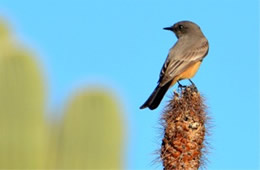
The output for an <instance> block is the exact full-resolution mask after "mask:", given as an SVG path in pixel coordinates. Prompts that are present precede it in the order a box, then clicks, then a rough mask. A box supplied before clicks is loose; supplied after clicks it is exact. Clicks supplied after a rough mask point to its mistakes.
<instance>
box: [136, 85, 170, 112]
mask: <svg viewBox="0 0 260 170" xmlns="http://www.w3.org/2000/svg"><path fill="white" fill-rule="evenodd" d="M170 85H171V81H170V82H168V83H167V84H165V85H164V86H163V87H161V86H160V85H159V84H158V85H157V87H156V88H155V89H154V91H153V93H152V94H151V95H150V97H149V98H148V99H147V100H146V102H145V103H144V104H143V105H142V106H141V107H140V109H144V108H146V107H148V108H149V109H151V110H153V109H156V108H157V107H158V106H159V104H160V103H161V101H162V98H163V96H164V95H165V93H166V92H167V90H168V89H169V87H170Z"/></svg>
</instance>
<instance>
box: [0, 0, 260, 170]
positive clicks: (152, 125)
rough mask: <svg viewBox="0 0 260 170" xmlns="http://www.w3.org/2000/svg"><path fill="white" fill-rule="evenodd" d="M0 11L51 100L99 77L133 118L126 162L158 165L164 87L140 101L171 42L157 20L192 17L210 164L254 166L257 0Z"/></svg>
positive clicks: (60, 3) (102, 1)
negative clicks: (200, 36)
mask: <svg viewBox="0 0 260 170" xmlns="http://www.w3.org/2000/svg"><path fill="white" fill-rule="evenodd" d="M0 16H4V17H5V18H6V19H7V20H8V21H9V22H10V23H11V25H12V27H13V29H14V31H15V32H16V34H17V35H18V36H19V37H20V38H19V39H20V40H21V41H22V42H23V44H26V46H28V47H30V48H32V49H34V51H35V52H36V53H37V54H39V56H40V60H41V61H42V62H43V64H42V65H43V67H44V69H45V73H46V75H47V76H46V78H47V79H48V82H49V90H50V92H49V97H50V103H51V105H52V106H55V105H56V104H59V103H63V102H64V98H65V97H66V96H68V95H70V93H71V92H72V91H73V89H74V88H75V87H80V86H82V84H93V83H100V84H102V85H103V86H109V87H110V88H112V89H113V90H114V91H115V92H117V95H118V96H119V98H121V99H122V103H123V105H124V106H125V111H126V115H125V117H126V120H127V121H128V126H129V128H128V129H129V137H128V139H129V142H128V145H127V146H128V147H127V152H126V165H125V166H126V168H127V169H156V168H157V169H161V166H160V164H153V162H152V161H153V160H154V159H155V158H156V155H154V152H155V150H157V149H159V147H160V142H161V141H160V139H161V135H160V134H161V133H162V131H161V130H160V129H159V127H160V126H159V119H160V116H161V113H162V109H163V106H164V105H165V103H166V101H167V100H168V99H169V97H165V99H164V101H163V102H162V104H161V106H160V107H159V108H158V109H157V110H155V111H150V110H139V106H140V105H141V104H142V103H143V102H144V101H145V100H146V99H147V97H148V96H149V95H150V93H151V92H152V90H153V89H154V87H155V86H156V82H157V80H158V78H159V71H160V69H161V66H162V64H163V62H164V60H165V57H166V55H167V53H168V50H169V48H170V47H171V46H172V45H173V44H174V43H175V42H176V37H175V36H174V35H173V34H172V33H170V32H168V31H164V30H162V28H163V27H166V26H170V25H172V24H173V23H175V22H177V21H180V20H191V21H194V22H196V23H197V24H199V25H200V27H201V28H202V31H203V32H204V34H205V35H206V37H207V38H208V40H209V43H210V51H209V54H208V56H207V57H206V59H205V60H204V62H203V64H202V65H201V68H200V70H199V72H198V73H197V75H196V77H195V78H194V79H193V80H194V82H195V83H196V85H197V87H198V88H199V90H200V92H201V93H202V94H203V95H204V96H205V98H206V103H207V104H208V106H209V115H210V117H211V118H212V120H213V128H212V129H211V136H210V139H209V143H210V144H211V148H212V149H210V154H209V155H208V159H209V163H208V165H207V167H208V169H210V170H211V169H221V170H223V169H229V170H230V169H258V168H259V94H260V93H259V36H260V35H259V29H260V27H259V2H258V1H257V0H218V1H216V0H215V1H213V0H211V1H209V0H196V1H195V0H183V1H173V0H165V1H155V0H154V1H151V0H149V1H148V0H143V1H138V0H131V1H130V0H125V1H120V0H109V1H108V0H96V1H94V0H92V1H90V0H89V1H87V0H85V1H84V0H75V1H72V0H70V1H64V0H55V1H53V0H41V1H40V0H39V1H35V0H23V1H19V0H5V1H3V0H0ZM183 83H184V84H185V83H188V82H186V81H184V82H183ZM175 88H176V87H174V88H172V89H171V90H170V91H172V90H174V89H175ZM170 91H169V92H168V93H167V96H170V94H171V92H170Z"/></svg>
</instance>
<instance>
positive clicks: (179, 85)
mask: <svg viewBox="0 0 260 170" xmlns="http://www.w3.org/2000/svg"><path fill="white" fill-rule="evenodd" d="M177 83H178V88H181V89H182V88H186V87H187V86H184V85H182V84H181V83H180V82H179V81H177Z"/></svg>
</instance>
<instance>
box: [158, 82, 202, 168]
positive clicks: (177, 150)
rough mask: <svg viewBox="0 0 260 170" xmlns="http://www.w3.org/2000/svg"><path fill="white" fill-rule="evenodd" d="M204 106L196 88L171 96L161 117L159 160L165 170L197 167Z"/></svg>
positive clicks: (187, 88) (185, 89)
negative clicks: (161, 129)
mask: <svg viewBox="0 0 260 170" xmlns="http://www.w3.org/2000/svg"><path fill="white" fill-rule="evenodd" d="M205 109H206V106H205V105H204V103H203V99H202V97H201V96H200V94H199V92H198V91H197V89H196V87H194V86H188V87H185V88H183V89H181V92H180V93H175V94H174V96H173V99H172V100H171V101H170V102H169V104H168V106H167V107H166V109H165V112H164V114H163V117H162V121H163V126H164V138H163V140H162V146H161V155H160V157H161V159H162V162H163V166H164V169H165V170H173V169H177V170H186V169H187V170H193V169H198V168H199V167H200V166H201V157H202V152H203V151H202V150H203V147H204V138H205V132H206V130H205V122H206V112H205Z"/></svg>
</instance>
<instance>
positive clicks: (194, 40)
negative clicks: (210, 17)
mask: <svg viewBox="0 0 260 170" xmlns="http://www.w3.org/2000/svg"><path fill="white" fill-rule="evenodd" d="M163 29H164V30H169V31H172V32H173V33H174V34H175V36H176V37H177V42H176V43H175V44H174V45H173V47H172V48H171V49H170V50H169V53H168V56H167V58H166V60H165V62H164V64H163V66H162V69H161V72H160V75H159V80H158V82H157V86H156V88H155V89H154V91H153V92H152V94H151V95H150V97H149V98H148V99H147V100H146V101H145V103H144V104H143V105H142V106H141V107H140V109H144V108H147V107H148V108H149V109H150V110H154V109H156V108H157V107H158V106H159V104H160V103H161V101H162V99H163V97H164V95H165V93H166V92H167V91H168V89H169V88H170V87H172V86H173V85H174V84H176V82H178V83H179V81H180V80H183V79H189V80H190V79H191V78H192V77H193V76H194V75H195V74H196V72H197V71H198V69H199V67H200V65H201V63H202V61H203V59H204V58H205V57H206V55H207V54H208V51H209V43H208V40H207V38H206V37H205V36H204V34H203V33H202V31H201V29H200V27H199V26H198V25H197V24H195V23H194V22H191V21H180V22H177V23H175V24H174V25H172V26H170V27H166V28H163ZM190 82H191V83H192V84H193V85H195V84H194V83H193V82H192V81H191V80H190Z"/></svg>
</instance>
